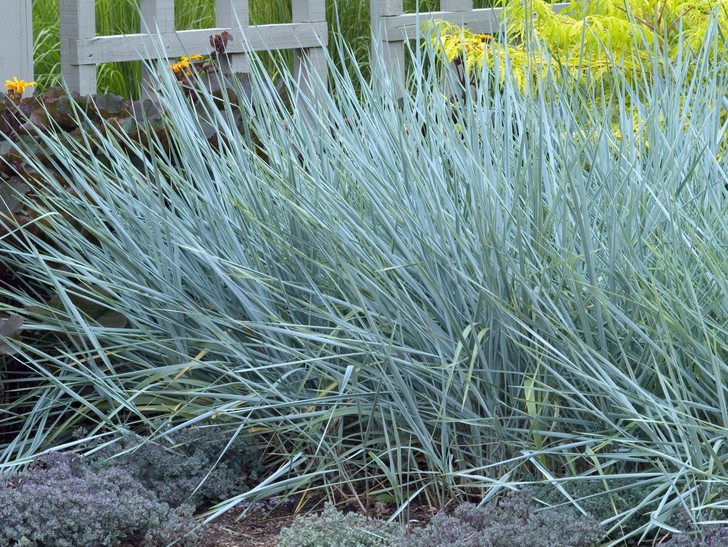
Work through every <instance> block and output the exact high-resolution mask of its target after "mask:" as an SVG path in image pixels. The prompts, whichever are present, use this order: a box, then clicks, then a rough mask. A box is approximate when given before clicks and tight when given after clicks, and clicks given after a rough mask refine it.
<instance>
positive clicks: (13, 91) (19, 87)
mask: <svg viewBox="0 0 728 547" xmlns="http://www.w3.org/2000/svg"><path fill="white" fill-rule="evenodd" d="M34 85H35V82H26V81H25V80H18V78H16V77H14V78H13V79H12V80H5V88H6V89H7V91H8V97H10V99H12V100H14V101H19V100H20V99H21V98H22V97H23V93H25V90H26V88H28V87H32V86H34Z"/></svg>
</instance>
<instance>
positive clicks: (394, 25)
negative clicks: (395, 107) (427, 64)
mask: <svg viewBox="0 0 728 547" xmlns="http://www.w3.org/2000/svg"><path fill="white" fill-rule="evenodd" d="M566 6H568V3H563V4H554V6H553V9H554V11H556V12H558V11H561V10H562V9H564V8H565V7H566ZM369 9H370V16H371V25H372V32H373V33H374V36H375V37H377V40H378V42H379V43H375V44H373V47H378V48H379V49H380V52H379V53H373V54H372V65H373V68H375V69H379V70H380V71H383V72H384V73H385V74H387V76H388V77H389V80H390V81H391V83H392V85H393V86H394V90H395V93H396V96H397V97H402V94H403V93H404V90H405V63H404V55H405V42H406V41H408V40H414V39H416V38H418V37H419V36H421V35H422V28H423V25H424V24H425V23H427V22H430V21H433V20H441V21H447V22H449V23H453V24H455V25H458V26H460V27H466V28H468V29H470V30H471V31H473V32H477V33H482V34H490V33H495V32H498V31H499V30H500V27H501V21H502V11H503V10H502V8H485V9H474V8H473V1H472V0H440V11H431V12H420V13H404V9H403V0H370V5H369Z"/></svg>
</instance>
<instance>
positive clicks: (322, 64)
mask: <svg viewBox="0 0 728 547" xmlns="http://www.w3.org/2000/svg"><path fill="white" fill-rule="evenodd" d="M291 8H292V11H293V23H322V22H324V23H325V22H326V0H293V2H292V6H291ZM327 40H328V33H325V34H324V36H322V44H321V45H320V46H318V47H307V48H303V49H301V48H298V49H294V50H293V76H294V78H295V79H296V81H297V82H298V86H299V90H300V92H301V93H302V94H303V95H304V96H306V97H308V98H309V99H311V100H313V99H314V97H315V96H316V89H317V88H318V87H319V84H318V82H317V80H318V79H320V80H321V82H322V83H323V85H324V88H325V87H326V84H327V82H328V74H329V70H328V66H327V63H326V50H325V49H324V48H325V47H326V46H327V44H326V42H327Z"/></svg>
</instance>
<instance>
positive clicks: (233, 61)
mask: <svg viewBox="0 0 728 547" xmlns="http://www.w3.org/2000/svg"><path fill="white" fill-rule="evenodd" d="M215 26H217V27H219V28H230V29H233V31H236V30H238V28H241V29H245V28H246V27H249V26H250V16H249V11H248V0H215ZM238 36H241V37H240V38H238ZM235 37H236V39H237V40H242V33H240V34H239V33H237V32H235ZM249 63H250V60H249V59H248V55H247V54H246V53H232V54H229V55H226V56H224V57H223V58H221V59H220V66H221V67H222V69H223V72H225V73H227V74H241V73H247V72H250V64H249Z"/></svg>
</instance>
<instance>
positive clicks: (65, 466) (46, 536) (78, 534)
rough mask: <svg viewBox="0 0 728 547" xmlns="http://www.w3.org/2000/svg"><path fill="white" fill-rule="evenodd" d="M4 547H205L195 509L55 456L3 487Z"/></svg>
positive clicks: (123, 475)
mask: <svg viewBox="0 0 728 547" xmlns="http://www.w3.org/2000/svg"><path fill="white" fill-rule="evenodd" d="M0 499H2V503H1V504H0V523H2V526H0V545H24V546H38V547H41V546H44V545H54V546H57V547H73V546H77V545H87V546H96V545H122V544H125V545H140V546H141V545H144V546H149V547H152V546H165V545H168V544H169V543H170V542H172V541H175V540H180V542H179V543H177V545H182V546H193V545H200V543H201V538H202V534H201V530H200V529H197V530H195V528H196V527H197V522H196V521H195V520H194V518H193V517H192V507H190V506H188V505H183V506H180V507H177V508H175V509H170V507H169V506H168V505H167V504H165V503H162V502H160V501H159V500H157V498H156V496H155V495H154V494H153V493H152V492H150V491H149V490H147V489H146V488H144V486H142V485H141V484H140V483H139V482H138V481H136V480H135V479H134V478H133V477H132V476H130V475H129V474H128V473H127V472H126V471H124V470H123V469H121V468H118V467H114V468H109V469H103V470H100V471H94V470H92V469H90V468H89V467H88V466H87V465H85V464H84V463H83V462H82V461H81V460H80V458H79V457H77V456H75V455H73V454H71V453H64V452H55V453H51V454H48V455H46V456H44V457H42V458H39V459H38V460H37V461H36V462H35V463H34V464H33V465H32V467H31V468H30V469H29V470H27V471H25V472H22V473H19V474H17V475H14V476H11V477H10V478H9V479H8V480H6V481H5V482H4V483H2V484H0Z"/></svg>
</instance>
